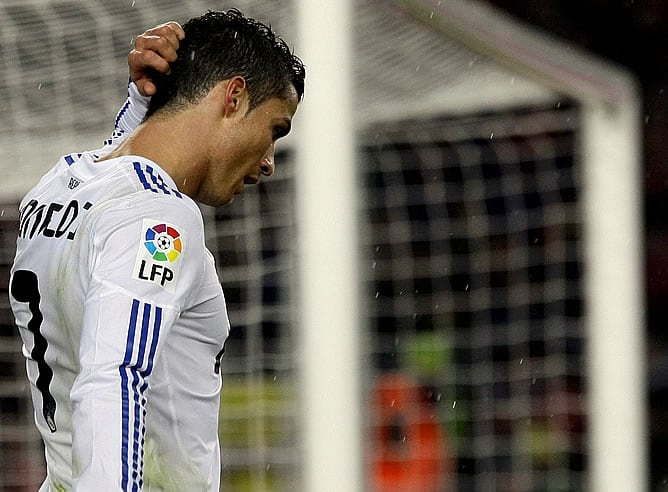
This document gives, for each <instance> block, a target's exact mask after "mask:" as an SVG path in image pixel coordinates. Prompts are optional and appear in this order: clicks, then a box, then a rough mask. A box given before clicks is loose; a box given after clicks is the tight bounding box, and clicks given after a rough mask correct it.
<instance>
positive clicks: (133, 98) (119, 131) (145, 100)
mask: <svg viewBox="0 0 668 492" xmlns="http://www.w3.org/2000/svg"><path fill="white" fill-rule="evenodd" d="M150 101H151V98H150V97H149V96H142V95H141V93H140V92H139V89H138V88H137V85H136V84H135V83H134V82H133V81H132V80H130V82H129V83H128V97H127V99H126V100H125V102H124V103H123V105H122V106H121V109H119V110H118V114H117V115H116V120H115V121H114V131H113V132H112V134H111V137H109V138H108V139H107V140H105V141H104V147H103V148H102V149H100V150H99V151H98V152H97V154H98V155H104V154H105V153H108V152H111V150H113V149H114V148H116V147H117V146H118V144H119V143H120V142H122V141H123V139H124V138H125V137H127V136H128V135H129V134H130V133H132V131H133V130H134V129H135V128H137V127H138V126H139V124H140V123H141V122H142V121H143V120H144V116H146V111H147V110H148V105H149V103H150Z"/></svg>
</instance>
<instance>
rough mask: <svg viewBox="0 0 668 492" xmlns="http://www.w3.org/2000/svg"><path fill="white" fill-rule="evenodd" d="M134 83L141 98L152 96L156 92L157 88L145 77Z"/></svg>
mask: <svg viewBox="0 0 668 492" xmlns="http://www.w3.org/2000/svg"><path fill="white" fill-rule="evenodd" d="M134 83H135V85H136V86H137V89H138V90H139V93H140V94H141V95H142V96H152V95H154V94H155V93H156V92H157V91H158V88H157V87H156V86H155V84H154V83H153V82H151V79H149V78H147V77H142V78H140V79H138V80H135V81H134Z"/></svg>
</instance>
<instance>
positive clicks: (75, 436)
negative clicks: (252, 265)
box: [10, 105, 229, 492]
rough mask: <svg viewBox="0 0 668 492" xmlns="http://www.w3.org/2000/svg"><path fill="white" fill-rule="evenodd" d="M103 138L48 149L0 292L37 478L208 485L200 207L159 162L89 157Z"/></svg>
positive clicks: (208, 324) (205, 278) (214, 473)
mask: <svg viewBox="0 0 668 492" xmlns="http://www.w3.org/2000/svg"><path fill="white" fill-rule="evenodd" d="M137 109H138V112H137V111H135V112H134V113H133V110H132V108H131V107H130V106H127V107H125V113H124V112H123V111H122V112H121V114H120V115H121V120H119V121H117V130H118V131H117V132H116V136H117V137H119V136H120V137H122V136H123V134H124V133H126V132H127V130H128V129H129V128H127V127H124V125H127V124H128V121H129V122H130V123H129V125H130V126H133V125H135V124H136V123H138V122H139V119H140V118H139V119H137V117H138V115H139V116H141V115H142V114H143V113H142V111H143V110H144V109H143V108H142V107H141V105H140V106H139V108H135V110H137ZM128 114H129V115H130V116H128ZM124 118H125V122H123V121H122V120H123V119H124ZM114 143H115V142H111V144H112V145H111V146H107V147H105V148H104V149H101V150H100V151H97V152H96V151H94V152H83V153H79V154H71V155H67V156H65V157H63V158H61V159H60V161H59V162H58V163H57V164H56V165H55V166H54V167H53V169H52V170H51V171H50V172H49V173H47V174H46V175H45V176H44V177H43V178H42V179H41V181H40V182H39V184H38V185H37V186H36V187H35V188H34V189H33V190H31V191H30V192H29V193H28V194H27V196H26V197H25V198H24V200H23V201H22V202H21V208H20V211H21V213H20V222H19V237H18V240H17V253H16V258H15V261H14V265H13V267H12V279H11V285H10V298H11V306H12V310H13V311H14V315H15V319H16V323H17V326H18V327H19V331H20V334H21V337H22V339H23V344H24V346H23V353H24V355H25V357H26V360H27V362H26V365H27V373H28V378H29V380H30V383H31V390H32V398H33V403H34V407H35V422H36V424H37V428H38V429H39V431H40V433H41V435H42V438H43V440H44V443H45V453H46V461H47V479H46V481H45V482H44V485H43V486H42V488H41V489H40V490H42V491H54V492H55V491H58V492H62V491H65V490H67V491H70V490H77V491H91V490H103V491H105V492H106V491H113V490H122V491H130V490H133V491H136V490H146V491H163V490H164V491H167V490H169V491H172V490H173V491H186V490H187V491H213V490H215V491H217V490H218V489H219V480H220V478H219V476H220V451H219V444H218V412H219V402H220V395H219V393H220V388H221V381H222V379H221V375H220V374H219V373H220V357H221V356H222V352H223V350H222V348H223V344H224V342H225V339H226V337H227V335H228V333H229V320H228V317H227V313H226V307H225V300H224V297H223V292H222V289H221V286H220V282H219V280H218V276H217V274H216V269H215V266H214V261H213V257H212V255H211V254H210V253H209V251H208V250H207V249H206V246H205V244H204V229H203V221H202V216H201V213H200V210H199V208H198V207H197V205H196V204H195V203H194V202H193V201H192V200H191V199H190V198H188V197H187V196H185V195H182V194H181V193H179V192H178V190H177V187H176V184H175V183H174V182H173V181H172V179H171V178H170V176H169V175H168V174H167V173H166V172H165V171H164V170H162V169H161V168H160V167H159V165H158V164H156V163H153V162H151V161H149V160H147V159H144V158H141V157H136V156H126V157H121V158H116V159H110V160H105V161H100V162H97V159H98V158H99V157H100V156H101V155H103V154H104V153H106V152H108V151H110V150H111V149H112V148H113V145H114Z"/></svg>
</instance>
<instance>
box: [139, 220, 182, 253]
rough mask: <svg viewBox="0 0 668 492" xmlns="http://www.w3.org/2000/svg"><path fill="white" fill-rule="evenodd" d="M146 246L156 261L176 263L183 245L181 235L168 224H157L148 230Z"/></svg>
mask: <svg viewBox="0 0 668 492" xmlns="http://www.w3.org/2000/svg"><path fill="white" fill-rule="evenodd" d="M145 239H146V240H145V242H144V246H145V247H146V250H147V251H148V252H149V253H150V254H151V256H152V257H153V259H154V260H156V261H169V262H170V263H171V262H173V261H175V260H176V259H177V258H178V257H179V255H180V254H181V250H182V248H183V245H182V243H181V234H179V231H177V230H176V229H175V228H174V227H170V226H168V225H167V224H164V223H163V224H156V225H154V226H153V227H149V228H148V229H146V235H145Z"/></svg>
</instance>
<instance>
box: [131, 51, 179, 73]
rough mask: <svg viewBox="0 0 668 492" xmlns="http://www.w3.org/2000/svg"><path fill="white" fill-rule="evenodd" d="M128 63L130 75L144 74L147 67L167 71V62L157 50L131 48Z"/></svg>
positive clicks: (168, 68) (162, 71)
mask: <svg viewBox="0 0 668 492" xmlns="http://www.w3.org/2000/svg"><path fill="white" fill-rule="evenodd" d="M128 65H129V66H130V77H132V79H133V80H134V79H135V78H138V77H141V76H142V75H145V74H146V71H147V69H153V70H155V71H157V72H160V73H169V70H170V67H169V62H168V61H167V60H166V59H165V58H164V57H162V56H160V55H159V54H158V53H157V52H155V51H152V50H146V51H139V50H132V51H130V53H129V54H128Z"/></svg>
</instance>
